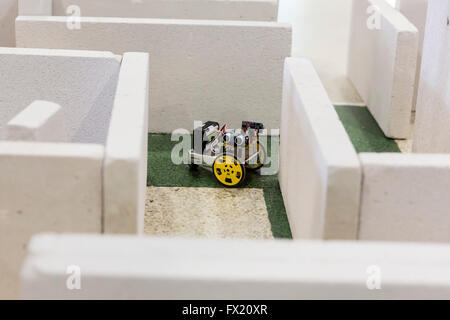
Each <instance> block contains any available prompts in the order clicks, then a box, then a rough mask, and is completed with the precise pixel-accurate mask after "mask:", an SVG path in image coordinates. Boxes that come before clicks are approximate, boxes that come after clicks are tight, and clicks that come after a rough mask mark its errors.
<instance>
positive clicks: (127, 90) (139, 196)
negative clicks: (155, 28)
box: [103, 53, 149, 233]
mask: <svg viewBox="0 0 450 320" xmlns="http://www.w3.org/2000/svg"><path fill="white" fill-rule="evenodd" d="M148 85H149V55H148V54H146V53H126V54H125V55H124V56H123V59H122V65H121V69H120V75H119V83H118V86H117V92H116V97H115V101H114V109H113V112H112V116H111V125H110V127H109V131H108V140H107V143H106V157H105V167H104V172H103V179H104V190H103V192H104V211H105V215H104V231H105V232H106V233H142V232H143V230H144V226H143V223H144V210H145V196H146V190H147V136H148V122H147V119H148Z"/></svg>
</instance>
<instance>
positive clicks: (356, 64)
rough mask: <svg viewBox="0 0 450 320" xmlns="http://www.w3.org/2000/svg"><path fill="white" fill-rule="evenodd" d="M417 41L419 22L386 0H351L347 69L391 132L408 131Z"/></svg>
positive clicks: (387, 132) (386, 130)
mask: <svg viewBox="0 0 450 320" xmlns="http://www.w3.org/2000/svg"><path fill="white" fill-rule="evenodd" d="M369 8H370V10H372V11H370V10H369V11H368V9H369ZM375 9H376V10H375ZM368 12H370V14H369V13H368ZM369 26H371V27H374V28H375V29H372V30H371V29H369ZM378 26H379V29H377V27H378ZM418 45H419V35H418V30H417V28H416V27H415V26H414V25H413V24H412V23H410V22H409V21H408V20H407V19H406V18H405V17H404V16H403V15H402V14H401V13H400V12H398V11H397V10H396V9H394V8H393V7H391V6H390V5H388V4H387V3H386V2H385V1H384V0H354V1H353V12H352V27H351V38H350V51H349V65H348V75H349V78H350V80H351V81H352V82H353V84H354V85H355V87H356V89H357V90H358V92H359V94H360V95H361V97H362V98H363V100H364V101H365V103H366V104H367V106H368V108H369V110H370V112H371V113H372V115H373V116H374V118H375V120H376V121H377V122H378V124H379V125H380V127H381V129H382V130H383V132H384V134H385V135H386V136H387V137H391V138H399V139H401V138H408V136H409V132H410V119H411V110H412V104H413V96H414V83H415V76H416V65H417V55H418Z"/></svg>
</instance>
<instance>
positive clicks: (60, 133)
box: [5, 100, 68, 142]
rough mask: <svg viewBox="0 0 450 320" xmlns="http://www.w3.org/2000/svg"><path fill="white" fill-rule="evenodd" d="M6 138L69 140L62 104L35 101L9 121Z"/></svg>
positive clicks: (43, 140) (42, 140) (49, 140)
mask: <svg viewBox="0 0 450 320" xmlns="http://www.w3.org/2000/svg"><path fill="white" fill-rule="evenodd" d="M5 140H10V141H19V140H20V141H39V142H68V139H67V134H66V131H65V128H64V115H63V110H62V108H61V106H60V105H58V104H56V103H52V102H48V101H41V100H36V101H34V102H33V103H31V104H30V105H29V106H28V107H26V108H25V109H24V110H22V112H20V113H19V114H18V115H16V116H15V117H14V118H13V119H11V120H10V121H9V122H8V124H7V125H6V136H5Z"/></svg>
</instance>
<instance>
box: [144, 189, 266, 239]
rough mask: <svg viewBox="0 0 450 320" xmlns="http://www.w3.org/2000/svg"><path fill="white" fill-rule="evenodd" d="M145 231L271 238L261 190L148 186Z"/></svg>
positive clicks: (203, 235)
mask: <svg viewBox="0 0 450 320" xmlns="http://www.w3.org/2000/svg"><path fill="white" fill-rule="evenodd" d="M144 230H145V234H147V235H152V236H172V237H184V238H210V239H220V238H225V239H273V235H272V231H271V226H270V221H269V217H268V214H267V209H266V204H265V202H264V192H263V190H262V189H255V188H253V189H250V188H240V189H223V188H184V187H171V188H168V187H149V188H148V190H147V200H146V214H145V229H144Z"/></svg>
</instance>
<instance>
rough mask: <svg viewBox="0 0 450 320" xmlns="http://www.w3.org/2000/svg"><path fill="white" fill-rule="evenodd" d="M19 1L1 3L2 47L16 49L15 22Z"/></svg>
mask: <svg viewBox="0 0 450 320" xmlns="http://www.w3.org/2000/svg"><path fill="white" fill-rule="evenodd" d="M17 13H18V8H17V0H2V1H0V47H14V46H15V43H16V40H15V38H14V21H15V19H16V17H17Z"/></svg>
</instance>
